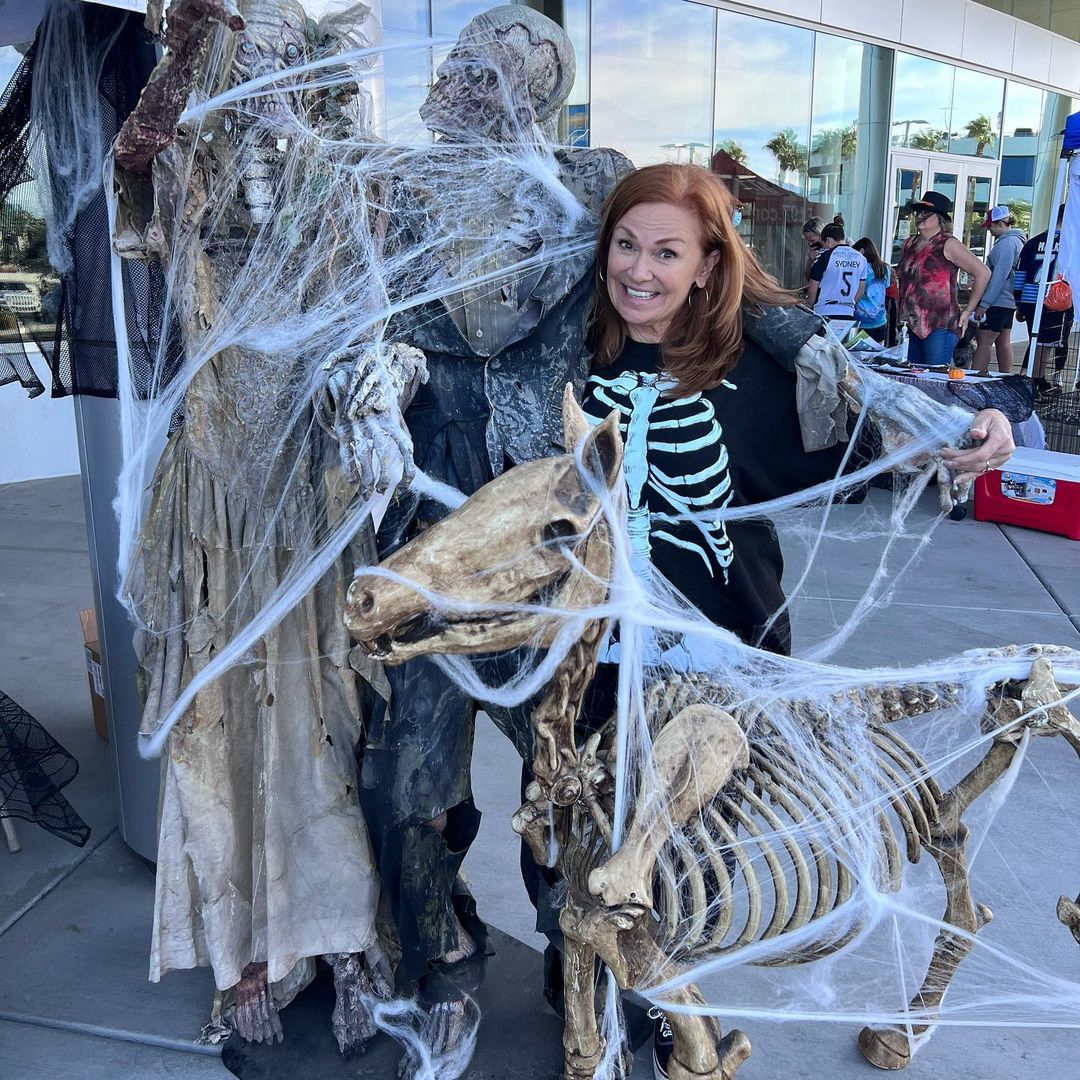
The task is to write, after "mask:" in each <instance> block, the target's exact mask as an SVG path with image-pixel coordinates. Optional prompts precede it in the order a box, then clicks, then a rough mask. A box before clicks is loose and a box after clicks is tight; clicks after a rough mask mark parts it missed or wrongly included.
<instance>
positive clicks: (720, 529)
mask: <svg viewBox="0 0 1080 1080" xmlns="http://www.w3.org/2000/svg"><path fill="white" fill-rule="evenodd" d="M721 385H722V386H724V387H725V388H727V389H732V390H733V389H735V387H734V386H733V385H732V384H730V383H727V382H725V383H723V384H721ZM674 386H675V382H674V381H673V380H671V379H669V378H667V377H665V376H664V375H658V374H653V373H647V372H639V371H624V372H623V373H622V374H620V375H618V376H616V377H615V378H604V377H602V376H600V375H593V377H592V378H591V379H590V380H589V384H588V387H587V389H586V399H587V400H586V408H588V399H591V400H592V401H594V402H596V404H597V405H599V406H600V409H601V416H600V417H597V416H595V415H594V416H592V417H591V419H592V420H593V422H594V423H599V422H600V419H602V417H603V415H604V414H606V413H607V412H610V411H611V410H612V409H618V410H619V412H620V413H621V414H622V418H621V420H620V424H619V430H620V432H621V434H622V437H623V442H624V444H625V458H624V462H625V464H624V470H625V475H626V484H627V489H628V500H629V535H630V550H631V561H632V565H633V567H634V572H635V573H636V574H638V575H639V576H641V577H643V578H646V579H648V578H649V577H650V576H651V573H652V560H651V555H652V542H653V540H659V541H663V542H665V543H668V544H672V545H674V546H675V547H678V548H682V549H684V550H686V551H691V552H696V553H697V554H698V555H700V556H701V560H702V562H703V563H704V564H705V568H706V569H707V570H708V572H709V575H710V576H711V577H712V578H713V579H715V580H717V581H722V582H724V583H725V584H726V583H727V580H728V567H729V566H731V564H732V562H733V560H734V558H735V549H734V546H733V545H732V543H731V540H730V538H729V537H728V533H727V529H726V527H725V525H724V522H723V521H712V520H710V519H709V514H710V512H715V511H718V510H723V509H724V508H726V507H727V505H728V504H729V503H730V502H731V499H732V497H733V495H734V488H733V487H732V483H731V474H730V472H729V471H728V451H727V447H726V446H725V445H724V441H723V434H724V432H723V428H722V427H721V425H720V421H719V419H718V418H717V416H716V410H715V409H714V408H713V405H712V402H710V401H709V400H708V398H706V397H703V396H702V395H701V394H700V393H698V394H691V395H689V396H687V397H684V398H678V399H666V398H664V397H663V396H662V395H663V394H664V392H665V391H667V390H671V389H673V388H674Z"/></svg>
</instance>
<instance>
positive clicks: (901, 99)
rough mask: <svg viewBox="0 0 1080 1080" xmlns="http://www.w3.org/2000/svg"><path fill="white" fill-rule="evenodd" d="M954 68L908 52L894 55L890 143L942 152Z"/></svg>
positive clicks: (945, 143) (946, 142)
mask: <svg viewBox="0 0 1080 1080" xmlns="http://www.w3.org/2000/svg"><path fill="white" fill-rule="evenodd" d="M953 70H954V69H953V68H952V66H951V65H949V64H942V63H940V62H939V61H937V60H928V59H926V57H924V56H912V55H911V54H910V53H903V52H898V53H897V54H896V79H895V86H896V89H895V93H894V96H893V115H892V139H891V142H892V145H893V146H904V147H908V148H909V149H911V150H928V151H931V152H939V153H940V152H944V151H946V150H948V148H949V126H950V123H951V120H952V84H953Z"/></svg>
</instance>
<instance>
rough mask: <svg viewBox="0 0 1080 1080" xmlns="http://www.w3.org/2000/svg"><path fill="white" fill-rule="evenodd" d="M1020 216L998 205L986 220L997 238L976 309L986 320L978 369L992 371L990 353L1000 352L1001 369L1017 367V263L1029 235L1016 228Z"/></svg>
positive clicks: (978, 340)
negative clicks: (1014, 349) (1014, 334)
mask: <svg viewBox="0 0 1080 1080" xmlns="http://www.w3.org/2000/svg"><path fill="white" fill-rule="evenodd" d="M1015 226H1016V218H1014V217H1013V216H1012V213H1011V212H1010V210H1009V208H1008V207H1007V206H995V207H994V208H993V209H992V210H991V211H990V212H989V213H988V214H987V215H986V220H985V221H984V222H983V228H984V229H985V230H986V231H987V232H988V233H989V234H990V235H991V236H992V237H993V238H994V247H993V249H992V250H991V252H990V254H989V256H987V259H986V265H987V266H988V267H989V268H990V284H989V285H987V286H986V292H984V293H983V295H982V302H981V303H980V304H979V306H978V307H977V308H976V309H975V319H976V321H980V320H983V319H985V322H983V324H982V326H980V327H979V331H978V335H977V337H976V344H975V361H974V368H975V370H976V371H989V370H990V355H991V353H993V352H996V353H997V364H998V371H1000V372H1002V373H1003V374H1006V375H1008V374H1009V373H1010V372H1011V371H1012V369H1013V352H1012V325H1013V314H1014V312H1015V311H1016V300H1015V298H1014V297H1013V289H1014V276H1015V271H1016V264H1017V263H1018V262H1019V260H1020V252H1021V250H1022V249H1023V247H1024V243H1025V242H1026V240H1027V237H1026V236H1025V235H1024V234H1023V233H1022V232H1021V231H1020V230H1019V229H1017V228H1016V227H1015Z"/></svg>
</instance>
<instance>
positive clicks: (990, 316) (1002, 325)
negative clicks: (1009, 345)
mask: <svg viewBox="0 0 1080 1080" xmlns="http://www.w3.org/2000/svg"><path fill="white" fill-rule="evenodd" d="M1015 314H1016V309H1015V308H1011V307H991V308H987V309H986V318H985V319H984V320H983V321H982V323H980V325H979V329H980V330H992V331H993V332H994V333H995V334H997V333H999V332H1000V331H1002V330H1008V329H1010V328H1011V327H1012V324H1013V315H1015Z"/></svg>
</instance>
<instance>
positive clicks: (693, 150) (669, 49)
mask: <svg viewBox="0 0 1080 1080" xmlns="http://www.w3.org/2000/svg"><path fill="white" fill-rule="evenodd" d="M591 7H592V19H591V22H592V58H591V64H590V69H591V77H590V82H591V90H592V108H591V116H590V121H591V127H592V131H591V134H590V139H589V142H590V144H591V145H592V146H611V147H614V148H615V149H616V150H621V151H622V152H623V153H624V154H626V155H627V156H628V157H629V158H630V159H631V161H633V162H634V164H635V165H648V164H652V163H655V162H658V161H681V162H687V161H690V162H696V163H697V164H705V163H707V162H708V159H709V151H710V149H711V146H712V117H711V115H710V113H711V111H712V94H713V31H714V27H715V23H716V12H715V11H713V9H712V8H707V7H701V6H699V5H697V4H687V3H684V2H683V0H592V4H591ZM756 88H757V83H756V81H755V82H751V83H748V85H747V86H746V94H747V96H748V97H749V96H751V95H752V94H755V93H757V92H758V91H757V89H756ZM728 89H729V91H733V92H738V91H735V88H728Z"/></svg>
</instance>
